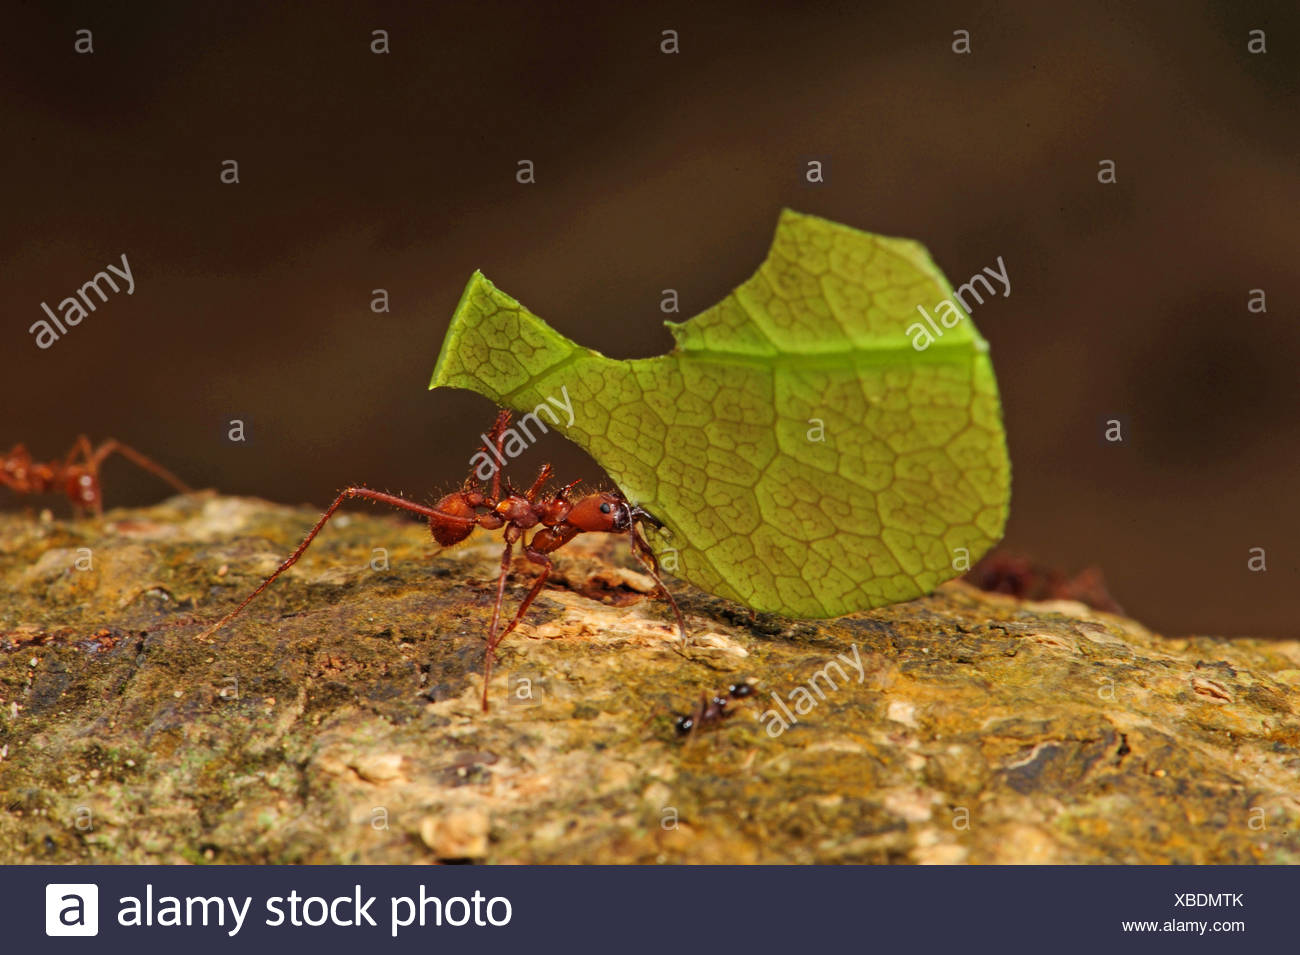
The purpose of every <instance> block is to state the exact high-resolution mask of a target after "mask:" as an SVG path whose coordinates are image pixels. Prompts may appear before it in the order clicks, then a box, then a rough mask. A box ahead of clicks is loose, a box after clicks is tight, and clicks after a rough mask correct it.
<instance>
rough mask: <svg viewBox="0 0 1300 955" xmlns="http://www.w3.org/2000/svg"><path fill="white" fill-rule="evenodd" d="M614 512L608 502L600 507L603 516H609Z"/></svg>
mask: <svg viewBox="0 0 1300 955" xmlns="http://www.w3.org/2000/svg"><path fill="white" fill-rule="evenodd" d="M612 510H613V508H612V507H610V506H609V502H608V501H606V502H605V503H604V504H602V505H600V513H602V514H608V513H609V512H610V511H612Z"/></svg>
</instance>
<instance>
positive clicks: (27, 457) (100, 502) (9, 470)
mask: <svg viewBox="0 0 1300 955" xmlns="http://www.w3.org/2000/svg"><path fill="white" fill-rule="evenodd" d="M110 454H120V455H121V456H122V457H124V458H126V459H127V460H128V461H130V462H131V463H132V464H134V465H136V467H138V468H140V469H141V470H144V471H148V472H149V473H150V474H152V475H154V476H155V477H158V478H161V479H162V480H164V481H166V482H167V483H168V484H170V485H171V486H172V487H173V488H175V489H176V490H177V491H180V492H181V493H182V494H189V493H190V488H189V487H188V486H187V485H186V484H185V482H184V481H182V480H181V479H180V478H178V477H176V475H174V474H172V473H171V472H170V471H168V470H167V469H166V468H164V467H163V466H162V465H161V464H158V463H157V462H155V461H153V460H151V459H149V458H147V457H145V456H144V455H143V454H141V453H140V452H139V451H137V450H135V448H132V447H130V446H128V445H125V444H123V443H122V442H121V441H118V440H116V439H114V438H109V439H108V440H107V441H105V442H104V443H103V444H101V445H100V446H99V447H97V448H96V447H93V446H92V445H91V443H90V439H89V438H87V437H86V436H85V435H84V434H83V435H81V436H80V437H78V438H77V442H76V444H74V445H73V446H72V450H71V451H69V452H68V456H67V457H66V458H65V459H63V460H62V461H36V460H34V459H33V458H32V455H31V452H29V451H28V450H27V448H25V447H24V446H23V445H21V444H15V445H14V446H13V447H12V448H10V449H9V450H8V451H6V452H5V453H4V455H3V456H0V487H7V488H9V489H10V490H11V491H13V492H14V493H16V494H63V495H64V496H66V497H67V498H68V500H70V501H71V502H72V506H73V509H74V511H75V512H76V514H77V516H80V515H81V513H82V512H83V511H86V510H88V511H91V512H92V513H93V514H94V515H95V516H96V517H103V516H104V495H103V487H102V486H101V484H100V481H99V467H100V465H101V464H103V463H104V459H105V458H107V457H108V456H109V455H110Z"/></svg>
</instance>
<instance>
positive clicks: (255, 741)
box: [0, 494, 1300, 863]
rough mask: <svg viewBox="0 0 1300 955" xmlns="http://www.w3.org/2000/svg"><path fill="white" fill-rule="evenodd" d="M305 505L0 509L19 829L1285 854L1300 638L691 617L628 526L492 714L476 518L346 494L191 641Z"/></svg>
mask: <svg viewBox="0 0 1300 955" xmlns="http://www.w3.org/2000/svg"><path fill="white" fill-rule="evenodd" d="M316 516H317V515H316V514H315V513H313V512H310V511H308V510H303V509H296V508H286V507H280V506H276V505H271V504H268V503H266V502H262V501H257V500H247V499H238V498H228V497H220V496H216V495H212V494H206V495H190V496H186V497H178V498H174V499H172V500H170V501H167V502H165V503H163V504H161V505H159V506H157V507H154V508H149V509H144V510H136V511H114V512H110V513H109V514H108V515H107V516H106V518H105V519H103V520H102V521H77V522H63V521H54V520H38V519H34V518H33V517H32V516H30V515H28V514H22V513H13V514H7V515H3V516H0V580H2V581H3V592H4V594H5V596H4V598H3V601H2V602H0V861H3V862H28V863H31V862H96V863H119V862H132V863H144V862H182V861H190V862H204V861H211V862H223V863H247V862H279V863H287V862H367V863H388V862H436V861H452V860H455V861H464V860H467V859H468V860H471V861H480V862H659V861H666V862H932V863H958V862H973V863H988V862H995V863H996V862H1135V863H1136V862H1234V863H1235V862H1271V863H1294V862H1297V861H1300V833H1298V831H1297V830H1298V828H1300V827H1298V826H1297V820H1298V819H1300V718H1298V717H1297V714H1296V701H1297V690H1300V644H1297V642H1296V641H1267V640H1242V639H1236V640H1225V639H1215V638H1212V637H1189V638H1181V639H1168V638H1164V637H1161V636H1158V635H1156V634H1153V633H1150V632H1149V631H1148V630H1146V629H1145V628H1144V627H1142V626H1141V625H1139V624H1137V623H1135V622H1134V621H1132V620H1128V619H1126V618H1123V617H1119V616H1114V615H1110V614H1105V613H1100V612H1096V611H1092V610H1089V609H1088V608H1087V607H1085V606H1083V605H1082V604H1077V603H1072V602H1066V601H1057V602H1047V603H1031V602H1021V601H1017V600H1015V599H1012V598H1009V597H1002V596H996V595H991V594H985V593H983V592H981V591H978V590H975V589H973V588H971V587H969V586H967V585H965V584H962V583H960V582H955V583H951V584H946V585H944V586H943V587H941V588H940V589H939V590H938V591H937V592H936V593H935V594H933V595H932V596H929V597H925V598H922V599H919V600H915V601H911V602H908V603H904V604H899V605H896V606H892V607H888V608H885V609H882V610H877V611H873V612H871V613H864V614H858V615H853V616H849V617H843V618H840V619H837V620H830V621H818V622H815V623H808V622H799V621H789V620H784V619H781V618H777V617H771V616H766V615H756V614H752V613H750V612H748V611H745V610H744V609H743V608H738V607H737V606H735V605H733V604H727V603H725V602H723V601H720V600H717V599H715V598H712V597H709V596H708V595H706V594H703V593H700V592H698V591H694V590H691V589H689V588H685V587H683V586H681V585H679V584H674V590H675V592H676V593H677V595H678V598H679V600H680V601H681V603H682V607H683V610H684V612H685V613H686V615H687V620H688V624H689V626H690V628H691V631H692V645H691V646H690V647H687V648H682V647H681V646H679V645H678V643H677V640H676V632H675V627H674V624H673V620H672V615H671V613H670V612H669V610H668V609H667V608H666V607H665V606H664V604H663V603H662V602H661V601H658V600H656V599H654V598H653V596H652V594H650V593H648V591H650V590H651V589H652V588H651V587H650V586H649V584H650V582H649V581H648V580H647V579H646V578H645V577H644V575H641V574H639V573H638V571H637V567H636V565H635V562H634V561H633V560H632V558H631V556H630V554H628V552H627V548H626V544H625V542H624V541H622V540H619V539H616V538H596V537H591V538H579V539H578V540H576V541H574V542H573V543H572V544H570V545H569V546H567V547H566V548H564V549H563V550H562V551H560V552H559V553H557V555H556V563H557V573H556V575H555V579H554V584H553V586H550V587H548V589H547V590H545V591H544V592H543V595H542V596H541V597H540V598H539V599H538V601H537V602H536V604H535V605H534V607H533V609H532V610H530V612H529V614H528V616H527V617H526V618H525V621H524V623H523V624H522V625H521V626H520V628H519V631H518V632H517V633H515V634H513V635H511V637H510V638H509V639H508V640H507V641H506V642H505V643H504V644H503V645H502V648H501V660H500V663H499V665H498V667H497V669H496V671H495V674H494V679H493V685H492V687H491V698H492V702H493V707H492V711H491V713H489V714H487V715H484V714H483V713H482V712H481V711H480V709H479V706H478V695H479V691H480V689H481V683H480V680H481V672H482V653H483V638H484V634H485V631H486V629H487V624H488V620H489V618H490V615H491V609H492V600H493V596H494V589H495V572H496V565H497V562H498V560H499V555H500V543H499V540H498V539H497V538H494V537H492V536H491V535H486V534H483V535H480V536H476V537H475V538H472V539H471V541H470V542H469V543H468V544H467V545H464V546H462V547H460V548H456V549H453V550H447V551H438V549H437V548H436V547H435V546H434V545H433V543H432V542H431V541H430V540H429V537H428V532H427V530H426V529H425V528H423V527H422V526H421V525H418V524H412V523H409V522H405V521H402V520H399V519H395V518H390V517H387V516H376V515H373V514H370V513H365V512H350V513H348V514H346V515H342V516H340V517H337V518H336V519H335V520H333V521H331V522H330V524H329V526H328V527H327V529H326V530H325V532H324V533H323V534H322V535H321V536H320V537H319V538H318V539H317V541H316V543H315V544H314V545H313V546H312V548H311V549H310V550H309V551H308V552H307V555H306V556H305V557H304V559H303V560H302V561H301V562H300V563H299V564H298V565H297V566H295V567H294V568H293V569H292V570H291V571H290V572H289V573H288V574H286V575H285V577H284V578H283V579H282V580H280V581H278V582H277V583H276V584H275V586H274V587H272V588H271V590H270V591H269V592H268V593H267V594H265V595H263V596H262V597H261V598H259V599H258V600H257V601H255V602H254V603H253V604H252V605H251V606H250V607H249V608H248V610H247V611H245V613H244V614H243V615H242V616H241V617H239V618H237V619H236V620H235V621H234V622H233V623H231V624H230V625H229V626H228V627H226V628H225V629H223V630H221V631H219V632H218V633H216V634H214V635H213V636H211V637H209V638H206V639H204V638H203V637H202V634H203V633H204V631H205V629H206V626H207V625H208V624H209V623H211V622H212V621H213V620H215V619H216V618H217V617H219V616H220V615H221V614H222V613H224V612H225V611H227V610H229V609H230V608H231V607H232V606H233V605H234V603H235V602H236V601H237V600H238V599H240V598H242V597H243V596H244V595H245V594H246V593H247V592H248V591H249V590H251V589H252V588H253V587H254V586H256V584H257V583H259V582H260V581H261V579H262V578H263V577H264V576H265V575H266V574H267V573H269V572H270V571H271V570H272V569H274V567H275V566H276V565H277V564H278V562H279V560H280V559H282V558H283V556H284V555H285V554H286V553H287V552H288V551H289V550H290V549H292V546H293V545H295V544H296V543H297V542H298V541H299V540H300V539H301V538H302V535H303V534H304V532H305V531H306V530H307V528H309V527H310V525H311V524H312V523H313V521H314V520H315V518H316ZM515 570H516V572H515V573H514V574H512V576H511V579H510V587H509V591H508V595H507V601H508V604H507V606H508V608H513V607H514V606H515V605H517V603H518V601H519V599H520V598H521V597H522V595H523V593H524V590H525V588H526V586H527V584H528V583H529V582H530V581H531V574H532V570H531V568H530V567H529V565H527V564H526V563H523V562H521V563H520V564H519V565H518V566H517V567H516V569H515ZM836 661H838V664H837V665H836V666H832V665H831V664H832V663H836ZM739 678H748V679H750V680H752V681H753V682H754V684H755V686H756V689H757V692H756V693H755V695H754V697H753V698H751V699H749V700H747V701H744V702H743V703H737V704H735V705H733V706H732V707H730V709H731V710H732V711H733V715H732V716H730V717H729V718H728V719H726V720H725V721H723V722H722V723H721V724H720V725H718V726H716V727H711V728H707V729H704V730H701V731H699V732H697V733H695V734H693V735H691V736H690V737H688V738H685V739H683V738H680V737H679V736H678V735H677V733H676V732H675V731H674V726H673V718H674V716H675V715H676V714H678V713H682V712H687V711H689V710H690V709H691V708H692V707H693V706H694V705H696V703H697V701H698V700H699V698H700V695H701V693H709V692H713V691H719V690H721V689H722V688H724V687H725V686H726V684H727V683H728V682H730V681H732V680H735V679H739Z"/></svg>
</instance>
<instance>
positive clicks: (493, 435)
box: [470, 408, 510, 501]
mask: <svg viewBox="0 0 1300 955" xmlns="http://www.w3.org/2000/svg"><path fill="white" fill-rule="evenodd" d="M509 424H510V412H509V411H507V410H506V409H505V408H502V409H501V410H500V411H498V412H497V420H496V421H494V422H493V423H492V429H491V430H490V431H489V432H488V433H487V434H486V435H485V437H486V438H487V441H485V442H484V443H483V450H484V451H486V452H487V456H488V460H489V461H491V462H492V465H493V467H492V500H494V501H499V500H501V464H500V463H499V462H502V461H504V460H505V459H506V456H505V455H504V454H502V453H501V452H502V449H503V448H505V445H506V428H507V427H508V426H509ZM488 442H491V443H490V444H489V443H488ZM493 445H495V446H496V447H495V453H496V456H495V457H493ZM470 473H471V474H473V473H474V472H473V471H472V470H471V471H470Z"/></svg>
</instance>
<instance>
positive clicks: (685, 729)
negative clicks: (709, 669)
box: [673, 683, 754, 736]
mask: <svg viewBox="0 0 1300 955" xmlns="http://www.w3.org/2000/svg"><path fill="white" fill-rule="evenodd" d="M753 695H754V685H753V684H752V683H732V684H730V685H729V686H728V687H727V695H726V696H721V695H719V694H714V696H713V698H712V699H709V697H708V695H707V694H704V693H701V694H700V702H699V703H697V704H696V706H695V709H694V710H692V711H691V712H690V713H684V714H682V715H681V716H679V717H677V719H676V720H675V721H674V723H673V725H674V726H675V727H676V728H677V735H678V736H694V735H695V733H696V731H697V730H699V729H700V728H702V727H705V726H713V725H714V724H717V723H721V722H722V721H723V720H724V719H726V718H727V717H728V716H730V715H731V714H732V712H733V711H732V710H729V709H727V706H728V704H730V703H731V701H732V700H741V699H744V698H745V697H747V696H753Z"/></svg>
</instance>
